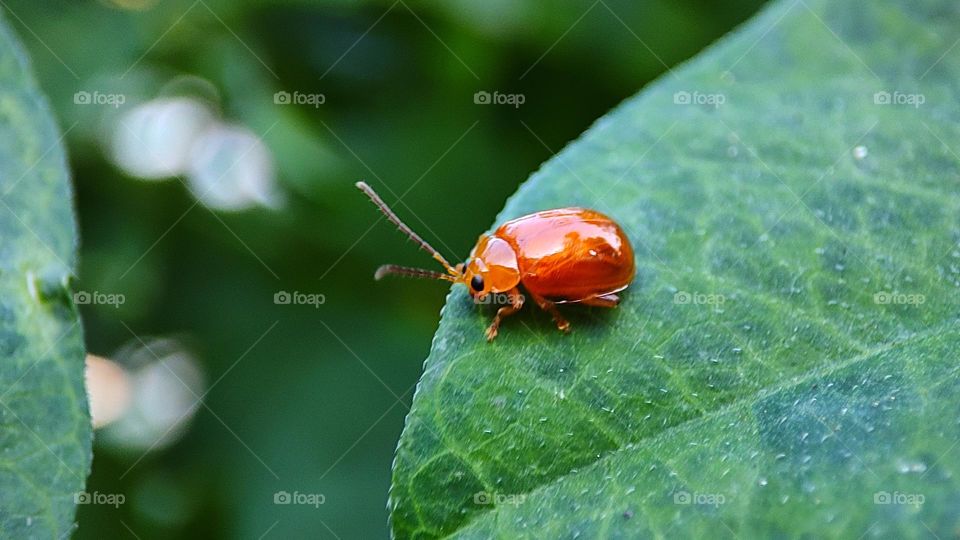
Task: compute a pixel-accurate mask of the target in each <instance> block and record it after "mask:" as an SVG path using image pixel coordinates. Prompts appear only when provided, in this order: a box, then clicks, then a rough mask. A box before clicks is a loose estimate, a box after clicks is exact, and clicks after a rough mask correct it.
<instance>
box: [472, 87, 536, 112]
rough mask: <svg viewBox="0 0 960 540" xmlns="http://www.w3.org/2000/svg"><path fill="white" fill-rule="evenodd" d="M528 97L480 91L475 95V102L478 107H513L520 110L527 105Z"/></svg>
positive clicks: (495, 91)
mask: <svg viewBox="0 0 960 540" xmlns="http://www.w3.org/2000/svg"><path fill="white" fill-rule="evenodd" d="M526 101H527V96H525V95H524V94H503V93H500V92H498V91H497V90H494V91H493V93H492V94H491V93H490V92H487V91H486V90H480V91H478V92H476V93H475V94H473V102H474V103H475V104H477V105H513V107H514V108H517V109H519V108H520V106H521V105H523V104H524V103H526Z"/></svg>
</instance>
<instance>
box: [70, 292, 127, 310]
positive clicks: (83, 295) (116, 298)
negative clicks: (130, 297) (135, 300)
mask: <svg viewBox="0 0 960 540" xmlns="http://www.w3.org/2000/svg"><path fill="white" fill-rule="evenodd" d="M126 301H127V297H126V296H124V295H123V294H121V293H103V292H100V291H77V292H75V293H73V303H74V304H76V305H78V306H88V305H94V306H113V307H114V308H118V307H120V306H122V305H123V304H124V303H125V302H126Z"/></svg>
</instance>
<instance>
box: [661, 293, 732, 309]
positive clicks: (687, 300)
mask: <svg viewBox="0 0 960 540" xmlns="http://www.w3.org/2000/svg"><path fill="white" fill-rule="evenodd" d="M726 301H727V297H725V296H724V295H722V294H716V293H702V292H687V291H677V292H676V293H674V295H673V303H674V304H680V305H688V304H693V305H697V306H722V305H723V303H724V302H726Z"/></svg>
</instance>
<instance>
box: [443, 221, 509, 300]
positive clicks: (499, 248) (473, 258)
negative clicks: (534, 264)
mask: <svg viewBox="0 0 960 540" xmlns="http://www.w3.org/2000/svg"><path fill="white" fill-rule="evenodd" d="M457 269H458V270H459V271H460V276H461V277H460V280H459V281H460V282H461V283H463V284H464V285H466V286H467V290H468V291H469V292H470V295H471V296H473V297H474V298H475V299H483V298H484V297H485V296H486V295H488V294H490V293H500V292H506V291H509V290H510V289H512V288H514V287H516V286H517V284H519V283H520V267H519V264H518V262H517V253H516V251H514V249H513V246H511V245H510V244H509V243H508V242H507V241H506V240H504V239H502V238H499V237H496V236H489V235H483V236H481V237H480V240H479V241H478V242H477V245H476V247H474V248H473V251H472V252H470V259H468V260H467V262H466V263H464V264H460V265H457Z"/></svg>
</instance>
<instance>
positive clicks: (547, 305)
mask: <svg viewBox="0 0 960 540" xmlns="http://www.w3.org/2000/svg"><path fill="white" fill-rule="evenodd" d="M530 296H532V297H533V300H534V301H535V302H536V303H537V305H538V306H540V309H542V310H544V311H546V312H547V313H549V314H550V316H552V317H553V322H555V323H556V324H557V328H558V329H559V330H560V331H561V332H564V333H566V332H569V331H570V322H569V321H567V320H566V319H564V318H563V315H561V314H560V310H559V309H557V305H556V304H554V303H553V302H551V301H549V300H547V299H546V298H544V297H542V296H540V295H538V294H533V293H530Z"/></svg>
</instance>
